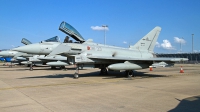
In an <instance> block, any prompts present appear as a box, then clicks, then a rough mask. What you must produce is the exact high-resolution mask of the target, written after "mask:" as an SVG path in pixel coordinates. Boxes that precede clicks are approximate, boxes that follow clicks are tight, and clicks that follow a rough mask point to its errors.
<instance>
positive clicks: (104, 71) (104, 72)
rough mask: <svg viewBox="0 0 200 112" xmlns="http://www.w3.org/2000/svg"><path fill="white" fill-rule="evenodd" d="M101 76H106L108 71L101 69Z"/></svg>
mask: <svg viewBox="0 0 200 112" xmlns="http://www.w3.org/2000/svg"><path fill="white" fill-rule="evenodd" d="M100 74H101V75H107V74H108V71H107V69H106V68H101V72H100Z"/></svg>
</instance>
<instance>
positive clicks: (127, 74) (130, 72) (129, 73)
mask: <svg viewBox="0 0 200 112" xmlns="http://www.w3.org/2000/svg"><path fill="white" fill-rule="evenodd" d="M126 76H127V77H128V78H131V77H132V76H134V75H133V71H132V70H128V71H126Z"/></svg>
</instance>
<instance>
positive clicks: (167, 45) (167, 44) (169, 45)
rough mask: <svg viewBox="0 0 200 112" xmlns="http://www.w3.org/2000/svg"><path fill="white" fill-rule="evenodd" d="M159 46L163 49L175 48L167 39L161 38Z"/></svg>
mask: <svg viewBox="0 0 200 112" xmlns="http://www.w3.org/2000/svg"><path fill="white" fill-rule="evenodd" d="M160 46H161V47H162V48H163V49H167V50H175V48H174V47H173V46H172V45H171V43H170V41H169V40H163V43H162V44H160Z"/></svg>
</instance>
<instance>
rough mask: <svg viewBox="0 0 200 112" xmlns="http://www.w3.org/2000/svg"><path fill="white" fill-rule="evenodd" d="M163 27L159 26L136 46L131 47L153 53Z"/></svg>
mask: <svg viewBox="0 0 200 112" xmlns="http://www.w3.org/2000/svg"><path fill="white" fill-rule="evenodd" d="M160 31H161V27H159V26H157V27H155V28H154V29H153V30H151V31H150V32H149V33H148V34H146V35H145V36H144V37H143V38H142V39H140V40H139V41H138V42H137V43H136V44H135V45H134V46H130V48H131V49H139V50H143V51H150V52H153V49H154V47H155V45H156V41H157V39H158V35H159V34H160Z"/></svg>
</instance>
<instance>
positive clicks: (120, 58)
mask: <svg viewBox="0 0 200 112" xmlns="http://www.w3.org/2000/svg"><path fill="white" fill-rule="evenodd" d="M88 58H91V59H102V60H122V61H123V60H124V61H171V62H178V61H188V59H187V58H167V57H166V58H127V57H126V58H125V57H106V56H89V57H88Z"/></svg>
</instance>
